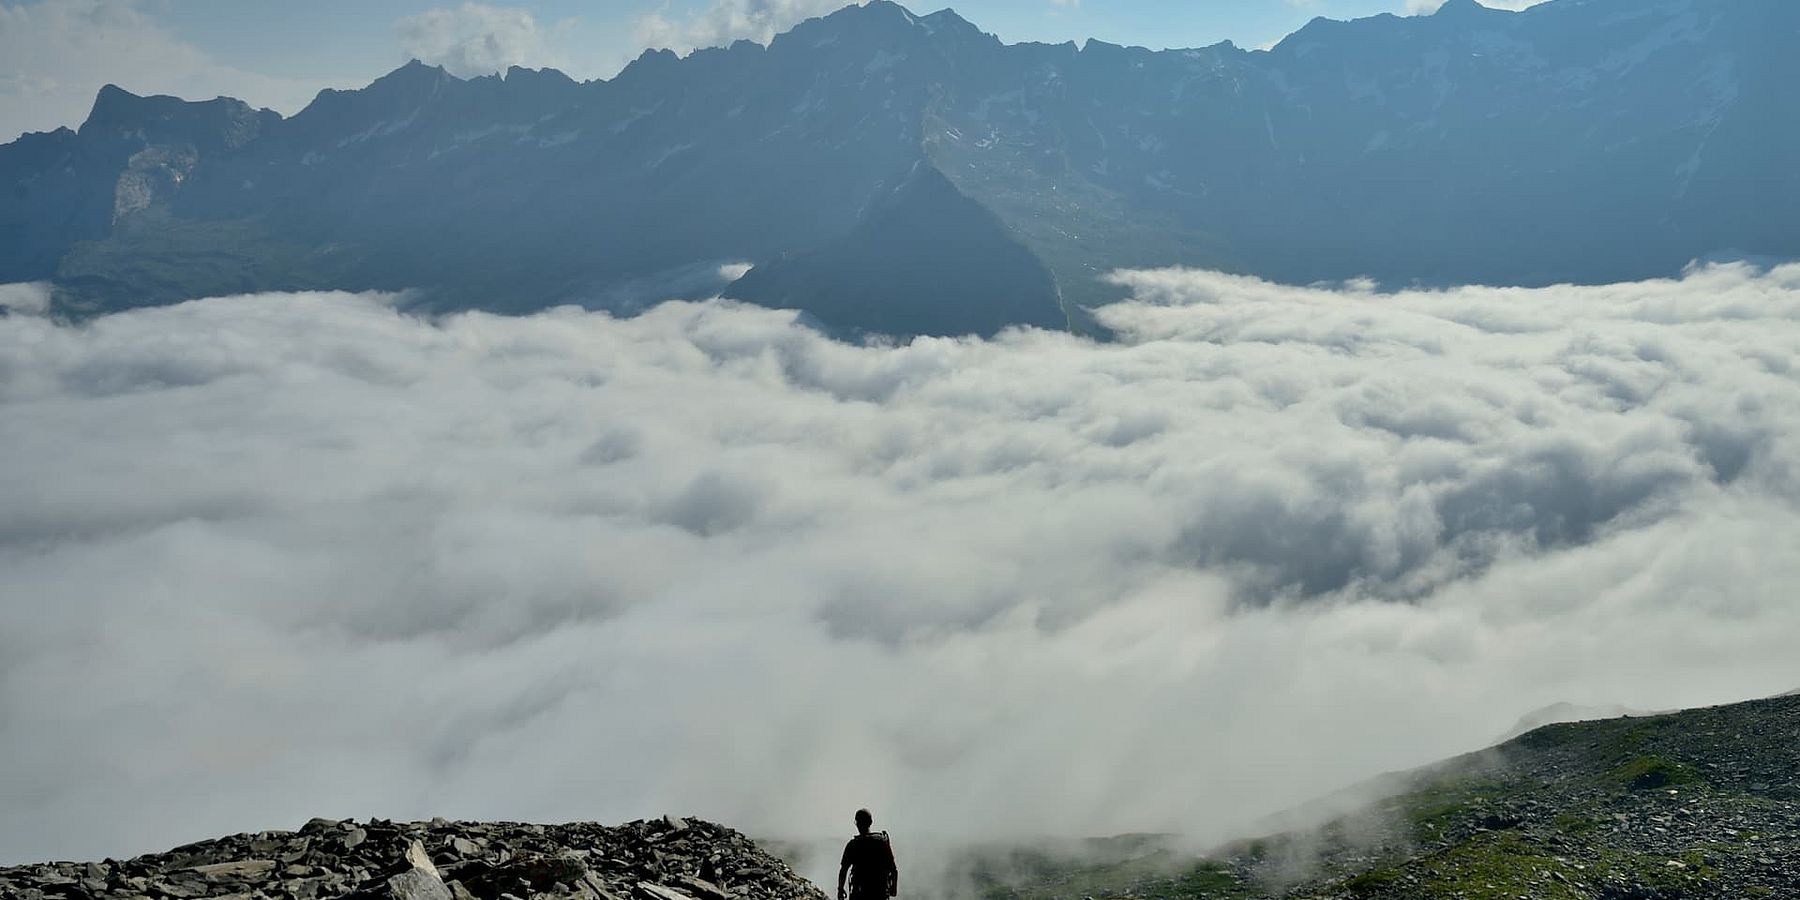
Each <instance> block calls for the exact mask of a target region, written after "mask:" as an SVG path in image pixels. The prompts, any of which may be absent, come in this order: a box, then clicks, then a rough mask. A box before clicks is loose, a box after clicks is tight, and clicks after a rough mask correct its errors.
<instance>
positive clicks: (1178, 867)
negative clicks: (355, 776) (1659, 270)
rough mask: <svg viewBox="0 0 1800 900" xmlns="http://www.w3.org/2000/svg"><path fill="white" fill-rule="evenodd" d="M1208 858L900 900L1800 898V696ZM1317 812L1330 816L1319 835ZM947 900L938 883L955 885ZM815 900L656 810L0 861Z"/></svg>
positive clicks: (1099, 864)
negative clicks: (118, 856)
mask: <svg viewBox="0 0 1800 900" xmlns="http://www.w3.org/2000/svg"><path fill="white" fill-rule="evenodd" d="M1352 796H1353V797H1355V798H1357V800H1356V802H1355V803H1350V802H1348V801H1346V800H1345V798H1335V799H1332V800H1329V801H1326V802H1327V803H1328V804H1332V805H1335V806H1336V807H1337V808H1338V809H1340V810H1348V811H1347V812H1339V813H1336V814H1333V815H1325V816H1321V815H1319V814H1317V813H1316V812H1305V813H1303V816H1304V818H1306V819H1309V820H1310V821H1312V822H1313V823H1315V824H1311V825H1308V826H1307V827H1305V828H1290V829H1287V830H1284V831H1280V832H1278V833H1275V834H1272V835H1271V836H1269V837H1265V838H1261V839H1258V840H1252V841H1244V842H1240V843H1237V844H1234V845H1231V846H1228V847H1224V848H1220V849H1219V850H1217V851H1215V852H1213V853H1211V854H1208V855H1205V856H1200V857H1196V856H1193V855H1191V854H1187V853H1183V852H1181V851H1178V850H1176V849H1173V848H1174V846H1175V845H1174V844H1171V843H1170V842H1169V841H1167V840H1166V839H1164V838H1159V837H1157V836H1151V835H1133V836H1122V837H1116V838H1108V839H1104V840H1096V841H1088V842H1076V843H1071V844H1064V845H1058V846H1053V847H1051V846H1043V847H1004V848H999V849H995V848H985V849H971V850H969V851H968V852H967V853H965V854H963V855H962V857H961V858H960V859H959V860H958V861H957V862H956V863H955V864H954V865H952V866H951V867H950V871H951V875H950V877H949V878H948V879H947V880H946V881H945V882H944V883H943V884H940V885H932V886H927V887H924V888H921V887H919V886H917V882H916V881H915V882H913V883H914V884H915V886H914V887H912V888H909V889H908V896H947V897H950V898H958V897H960V898H980V900H1209V898H1217V900H1225V898H1231V900H1250V898H1269V900H1273V898H1285V900H1303V898H1304V900H1352V898H1355V900H1368V898H1378V900H1403V898H1404V900H1412V898H1424V900H1433V898H1443V900H1449V898H1470V900H1501V898H1505V900H1517V898H1527V900H1538V898H1544V900H1690V898H1709V900H1710V898H1718V900H1726V898H1730V900H1740V898H1757V897H1771V898H1789V897H1797V896H1800V696H1796V695H1789V696H1785V697H1779V698H1774V699H1770V700H1762V701H1755V702H1750V703H1740V704H1734V705H1730V706H1721V707H1714V708H1709V709H1697V710H1688V711H1684V712H1678V713H1670V714H1665V715H1656V716H1645V717H1621V718H1616V719H1607V720H1602V721H1595V722H1580V723H1570V724H1556V725H1548V726H1545V727H1542V728H1538V729H1536V730H1534V731H1531V732H1529V733H1527V734H1525V735H1522V736H1520V737H1518V738H1515V739H1513V740H1511V741H1508V742H1506V743H1504V744H1501V745H1500V746H1497V747H1494V748H1492V749H1489V750H1485V751H1482V752H1479V753H1473V754H1469V755H1467V756H1463V757H1459V758H1456V759H1452V760H1448V761H1446V762H1443V763H1440V764H1438V765H1435V766H1431V767H1428V768H1426V769H1422V770H1418V771H1414V772H1407V773H1401V774H1396V775H1391V776H1387V777H1384V778H1382V779H1379V780H1378V781H1377V782H1375V783H1372V784H1369V785H1364V786H1362V787H1361V788H1359V789H1357V790H1356V791H1354V792H1351V793H1347V794H1346V795H1345V797H1352ZM1319 822H1323V824H1316V823H1319ZM946 891H947V892H946ZM508 895H510V896H512V897H515V898H520V900H527V898H533V897H571V898H582V900H823V895H821V894H820V893H819V891H818V890H817V889H816V888H815V887H813V886H812V885H811V884H809V883H808V882H807V881H805V880H804V879H802V878H800V877H799V876H798V875H796V874H795V873H794V871H793V870H792V869H790V868H789V867H788V865H787V864H786V863H783V862H782V861H780V860H778V859H776V858H774V857H773V856H770V855H768V854H767V853H765V852H764V851H763V850H761V849H759V848H758V847H757V846H756V845H755V844H753V843H752V842H751V841H749V840H748V839H747V838H745V837H744V836H742V835H740V834H738V833H736V832H734V831H731V830H730V829H727V828H722V827H720V826H717V825H713V824H709V823H706V822H700V821H691V820H682V819H676V818H672V817H671V818H665V819H659V820H651V821H641V822H633V823H631V824H628V825H624V826H621V827H617V828H608V827H603V826H599V825H594V824H589V823H577V824H570V825H525V824H516V823H487V824H484V823H475V822H446V821H443V820H433V821H431V822H415V823H394V822H383V821H374V822H366V823H357V822H336V821H329V820H323V819H315V820H313V821H312V822H309V823H307V824H306V826H305V827H303V828H301V829H300V830H299V831H298V832H286V831H268V832H261V833H258V834H240V835H235V836H232V837H228V838H223V839H220V840H214V841H202V842H200V843H196V844H190V845H187V846H184V847H177V848H176V849H174V850H171V851H169V852H167V853H158V854H151V855H147V856H140V857H137V858H135V859H130V860H123V861H120V860H104V861H101V862H88V863H80V862H56V863H45V864H41V865H27V866H15V867H12V868H0V897H6V898H9V900H11V898H18V900H49V898H73V900H105V898H173V900H196V898H211V897H231V898H234V900H254V898H270V900H325V898H336V897H350V898H371V900H372V898H390V900H471V898H478V900H499V898H502V897H506V896H508Z"/></svg>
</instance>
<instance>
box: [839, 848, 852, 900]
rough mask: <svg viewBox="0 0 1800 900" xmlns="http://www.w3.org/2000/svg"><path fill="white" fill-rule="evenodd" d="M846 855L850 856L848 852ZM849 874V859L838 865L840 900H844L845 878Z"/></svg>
mask: <svg viewBox="0 0 1800 900" xmlns="http://www.w3.org/2000/svg"><path fill="white" fill-rule="evenodd" d="M844 855H845V856H846V857H848V856H849V855H850V854H849V853H848V852H846V853H845V854H844ZM849 872H850V860H849V859H845V860H844V861H843V862H841V863H838V900H844V876H845V875H847V874H849Z"/></svg>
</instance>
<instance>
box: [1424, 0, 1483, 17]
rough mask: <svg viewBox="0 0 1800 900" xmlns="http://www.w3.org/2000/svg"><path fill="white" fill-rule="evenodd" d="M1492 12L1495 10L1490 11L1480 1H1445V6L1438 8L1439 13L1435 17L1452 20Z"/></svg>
mask: <svg viewBox="0 0 1800 900" xmlns="http://www.w3.org/2000/svg"><path fill="white" fill-rule="evenodd" d="M1492 11H1493V10H1490V9H1488V8H1487V7H1486V6H1483V5H1481V3H1480V2H1479V0H1444V5H1443V6H1440V7H1438V8H1437V12H1436V13H1434V14H1433V15H1437V16H1443V17H1446V18H1451V17H1457V16H1473V15H1480V14H1482V13H1487V12H1492Z"/></svg>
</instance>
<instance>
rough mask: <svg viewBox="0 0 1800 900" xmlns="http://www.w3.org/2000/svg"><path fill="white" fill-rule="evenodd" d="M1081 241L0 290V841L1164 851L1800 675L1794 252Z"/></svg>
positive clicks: (1798, 302)
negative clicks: (79, 293)
mask: <svg viewBox="0 0 1800 900" xmlns="http://www.w3.org/2000/svg"><path fill="white" fill-rule="evenodd" d="M1119 277H1120V279H1121V281H1122V282H1123V283H1124V284H1126V285H1127V286H1129V287H1130V288H1131V289H1132V290H1133V291H1134V292H1135V294H1136V296H1137V299H1136V300H1135V301H1133V302H1131V303H1127V304H1123V305H1120V306H1117V307H1111V308H1108V309H1106V310H1104V311H1103V312H1102V317H1103V318H1104V320H1105V321H1106V324H1107V325H1108V326H1110V327H1111V328H1113V329H1115V330H1116V331H1117V332H1118V334H1120V335H1121V336H1122V340H1120V341H1119V342H1117V343H1113V344H1104V345H1100V344H1094V343H1091V342H1088V341H1085V340H1082V339H1079V338H1075V337H1071V336H1069V335H1065V334H1053V333H1043V332H1013V333H1008V334H1005V335H1003V336H1001V337H1000V338H998V339H996V340H993V341H979V340H941V339H926V340H919V341H915V342H913V343H911V344H910V345H907V346H904V347H862V346H854V345H849V344H844V343H838V342H833V341H831V340H829V339H827V338H825V337H822V336H820V335H818V334H816V333H814V332H812V331H809V330H807V329H806V328H804V327H801V326H799V325H797V324H796V323H795V321H794V317H793V314H792V313H786V312H773V311H767V310H761V309H756V308H747V307H739V306H733V305H728V304H720V303H698V304H693V303H682V304H669V305H665V306H662V307H659V308H656V309H654V310H652V311H650V312H648V313H646V314H644V315H642V316H639V317H637V318H633V319H629V320H617V319H613V318H610V317H608V316H606V315H603V314H595V313H586V312H579V311H573V310H559V311H552V312H549V313H544V314H540V315H536V316H531V317H527V318H506V317H497V316H490V315H483V314H466V315H458V316H453V317H448V318H443V319H438V320H421V319H416V318H411V317H408V316H405V315H402V314H399V313H397V312H395V311H393V310H392V309H391V308H390V307H388V306H387V305H384V303H383V302H382V301H381V298H379V297H358V296H351V295H342V294H308V295H264V296H251V297H233V298H225V299H218V300H206V301H199V302H193V303H186V304H182V305H180V306H175V307H168V308H160V309H145V310H137V311H133V312H128V313H122V314H118V315H113V316H108V317H106V318H102V319H99V320H97V321H94V322H91V323H88V324H85V325H82V326H79V327H75V326H66V325H59V324H55V323H53V322H51V321H49V320H46V319H43V318H39V317H36V316H32V315H13V316H11V317H0V454H3V455H4V458H5V460H6V463H5V465H4V466H3V467H0V748H4V749H3V751H0V752H3V754H4V758H5V759H6V760H7V766H6V769H7V777H6V778H4V779H0V850H3V852H4V855H5V857H6V861H16V860H28V859H37V858H45V857H97V856H101V855H107V854H112V855H122V854H129V853H133V852H138V851H143V850H149V849H155V848H161V847H166V846H170V845H173V844H176V843H180V842H182V841H185V840H189V839H193V838H198V837H203V836H208V835H213V834H218V833H225V832H232V831H239V830H254V829H258V828H266V827H294V826H297V825H298V824H300V823H301V822H304V821H305V820H306V819H307V818H309V817H311V816H315V815H333V816H350V815H355V816H371V815H373V816H386V817H394V818H403V817H429V816H433V815H445V816H451V817H470V818H513V819H537V820H555V819H599V820H620V819H627V818H633V817H637V816H642V815H649V814H657V813H661V812H664V811H677V812H685V813H694V814H701V815H705V816H708V817H711V818H715V819H718V820H721V821H724V822H727V823H730V824H733V825H736V826H738V827H740V828H743V829H745V830H749V831H752V832H754V833H758V834H762V835H780V836H788V837H794V838H802V839H804V838H811V837H814V836H818V835H829V834H834V833H838V832H841V831H844V830H845V829H846V828H847V821H848V815H849V812H850V811H851V810H853V809H854V808H856V807H857V806H862V805H867V806H871V807H873V808H874V809H875V810H876V811H877V815H878V817H879V818H880V824H881V825H882V826H883V827H887V828H889V829H891V830H893V831H894V832H895V834H896V836H897V839H899V840H901V841H902V847H905V846H906V845H905V843H904V841H905V837H906V836H908V835H910V836H913V837H915V838H923V837H924V836H927V835H929V836H930V837H931V839H932V840H934V841H939V842H953V841H956V840H959V839H963V838H971V839H975V838H980V839H991V838H993V837H995V836H997V835H1001V836H1005V835H1025V834H1050V835H1059V834H1060V835H1076V834H1104V833H1110V832H1122V831H1171V832H1178V833H1182V834H1187V835H1191V836H1193V837H1195V838H1196V839H1198V840H1202V841H1205V840H1212V839H1217V838H1222V837H1226V836H1229V835H1232V834H1233V833H1235V832H1236V831H1238V830H1240V829H1242V828H1244V827H1246V826H1247V823H1251V822H1253V821H1255V820H1256V819H1257V818H1259V817H1260V816H1262V815H1264V814H1266V813H1268V812H1271V811H1274V810H1278V809H1281V808H1284V807H1287V806H1290V805H1292V804H1295V803H1298V802H1301V801H1304V800H1306V799H1308V798H1310V797H1313V796H1315V795H1317V794H1320V793H1323V792H1326V791H1330V790H1332V789H1334V788H1337V787H1339V786H1341V785H1343V784H1345V783H1347V782H1350V781H1354V780H1357V779H1360V778H1363V777H1366V776H1368V775H1371V774H1373V773H1376V772H1379V771H1383V770H1387V769H1393V768H1399V767H1404V766H1409V765H1413V764H1418V763H1423V762H1427V761H1430V760H1432V759H1435V758H1438V757H1440V756H1443V755H1446V754H1449V753H1454V752H1458V751H1462V750H1466V749H1471V748H1474V747H1476V746H1480V745H1482V744H1484V743H1486V742H1487V741H1488V740H1489V739H1491V738H1494V737H1497V736H1498V735H1500V734H1501V733H1502V732H1504V731H1505V730H1506V729H1507V728H1508V727H1509V726H1510V725H1512V724H1513V723H1514V722H1515V721H1516V720H1517V719H1518V718H1519V717H1520V715H1521V714H1523V713H1525V712H1527V711H1528V710H1531V709H1534V708H1536V707H1540V706H1544V705H1546V704H1550V703H1553V702H1559V701H1567V702H1571V703H1581V704H1622V705H1626V706H1631V707H1635V708H1666V707H1673V706H1679V705H1688V704H1696V703H1705V702H1713V701H1726V700H1733V699H1739V698H1743V697H1748V696H1753V695H1759V694H1767V693H1774V692H1777V691H1779V690H1784V689H1789V688H1792V687H1795V686H1800V661H1797V658H1796V656H1795V654H1794V653H1793V636H1794V635H1796V634H1800V605H1796V604H1795V603H1794V602H1793V596H1792V585H1793V584H1795V583H1796V581H1797V580H1800V545H1796V543H1795V542H1794V540H1793V535H1794V534H1795V533H1796V531H1797V529H1800V470H1797V469H1796V465H1795V460H1796V459H1800V390H1796V388H1797V387H1800V385H1797V383H1796V382H1797V381H1800V368H1797V367H1796V360H1800V267H1795V266H1790V267H1786V268H1780V269H1776V270H1773V271H1770V272H1759V271H1757V270H1753V269H1750V268H1747V267H1736V266H1722V267H1712V268H1706V269H1700V270H1696V271H1695V272H1692V273H1690V274H1689V275H1688V276H1686V277H1684V278H1682V279H1680V280H1674V281H1664V282H1650V283H1643V284H1631V285H1618V286H1611V287H1596V288H1551V289H1544V290H1497V289H1474V288H1471V289H1465V290H1458V291H1450V292H1443V293H1424V292H1419V293H1401V294H1374V293H1371V292H1369V291H1368V290H1366V289H1365V288H1363V287H1360V286H1356V285H1352V286H1347V287H1343V288H1338V289H1315V288H1291V287H1282V286H1277V285H1272V284H1268V283H1264V282H1260V281H1255V280H1252V279H1243V278H1233V277H1227V276H1221V275H1216V274H1209V273H1202V272H1187V271H1157V272H1138V273H1126V274H1123V275H1121V276H1119ZM20 296H25V295H24V294H21V295H20Z"/></svg>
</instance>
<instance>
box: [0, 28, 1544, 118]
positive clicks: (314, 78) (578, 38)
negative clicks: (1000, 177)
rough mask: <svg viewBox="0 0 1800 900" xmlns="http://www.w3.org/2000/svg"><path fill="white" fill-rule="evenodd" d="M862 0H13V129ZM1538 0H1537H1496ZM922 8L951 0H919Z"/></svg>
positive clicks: (1101, 31) (543, 59)
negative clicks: (97, 109)
mask: <svg viewBox="0 0 1800 900" xmlns="http://www.w3.org/2000/svg"><path fill="white" fill-rule="evenodd" d="M844 2H846V0H585V2H584V0H529V2H524V0H522V2H492V3H460V2H445V0H380V2H371V0H309V2H305V3H292V2H263V0H0V140H7V139H10V138H12V137H13V136H14V135H16V134H18V133H19V132H21V131H26V130H48V129H51V128H54V127H56V126H58V125H69V126H74V125H78V124H79V123H80V121H81V119H82V118H83V117H84V116H85V114H86V112H87V109H88V107H89V106H90V105H91V103H92V99H93V95H94V92H95V91H96V90H98V89H99V87H100V86H101V85H102V84H106V83H108V82H112V83H116V84H119V85H120V86H122V87H125V88H126V89H128V90H132V91H135V92H138V93H170V94H176V95H179V96H185V97H190V98H206V97H212V96H215V95H218V94H230V95H232V96H237V97H241V98H243V99H245V100H248V101H250V102H252V103H254V104H257V105H260V106H271V107H274V108H275V109H278V110H280V111H282V112H284V113H292V112H294V111H296V110H297V109H299V108H300V107H301V106H303V105H304V104H305V103H306V101H307V100H309V99H310V98H311V97H312V96H313V95H314V94H315V93H317V91H318V90H319V89H320V88H324V87H355V86H360V85H362V84H366V83H367V82H368V81H369V80H371V79H373V78H374V77H376V76H378V75H380V74H382V73H383V72H386V71H389V70H391V69H393V68H394V67H396V66H398V65H399V64H401V63H403V62H405V61H406V60H407V59H408V58H409V57H411V56H419V57H421V58H424V59H426V61H428V62H434V63H441V64H443V65H445V66H446V67H448V68H450V69H451V70H452V71H454V72H457V74H462V75H470V74H478V73H479V72H480V70H482V69H484V68H489V67H499V66H504V65H508V64H522V65H528V66H546V65H548V66H555V67H557V68H561V69H563V70H564V71H567V72H569V73H570V74H571V75H574V76H576V77H578V78H595V77H607V76H610V75H612V74H613V73H614V72H616V71H617V70H618V68H619V67H620V66H621V65H623V64H624V63H625V62H626V61H628V60H629V59H631V58H632V57H633V56H636V55H637V54H638V53H639V52H640V51H641V50H642V49H643V48H644V47H646V46H649V45H670V46H674V47H676V48H677V49H686V48H689V47H692V46H694V45H706V44H709V43H715V42H721V41H726V40H729V39H732V38H738V37H747V38H750V39H753V40H761V39H766V38H767V36H768V35H769V34H771V33H773V32H776V31H780V30H785V29H786V28H787V27H789V26H791V25H792V24H793V23H794V22H795V21H798V20H799V19H802V18H805V17H807V16H809V15H816V14H819V13H823V12H827V11H830V10H831V9H834V8H836V7H838V6H841V5H843V4H844ZM1438 2H1440V0H961V2H957V3H956V4H955V8H956V9H957V11H958V12H959V13H961V14H962V15H963V16H964V17H966V18H968V19H970V20H971V21H973V22H975V23H976V24H977V25H979V26H981V27H982V28H983V29H985V30H987V31H991V32H993V33H995V34H998V35H999V36H1000V37H1001V38H1002V39H1004V40H1007V41H1009V42H1013V41H1028V40H1036V41H1052V42H1058V41H1066V40H1077V41H1079V40H1082V39H1084V38H1088V37H1097V38H1101V39H1104V40H1108V41H1113V42H1115V43H1122V44H1142V45H1145V46H1149V47H1189V46H1203V45H1206V44H1212V43H1216V42H1218V41H1221V40H1227V39H1229V40H1232V41H1235V42H1237V43H1238V44H1240V45H1242V46H1246V47H1256V46H1263V45H1267V44H1269V43H1272V42H1274V41H1276V40H1278V39H1279V38H1280V37H1281V36H1283V35H1285V34H1287V33H1289V32H1291V31H1293V30H1294V29H1296V28H1298V27H1300V26H1301V25H1303V24H1304V23H1305V22H1306V21H1307V20H1309V19H1311V18H1312V17H1314V16H1328V17H1331V18H1340V19H1342V18H1355V17H1359V16H1368V15H1375V14H1378V13H1383V12H1395V13H1402V14H1404V13H1409V12H1419V11H1425V10H1429V9H1430V8H1432V7H1435V6H1436V5H1437V4H1438ZM1487 2H1488V3H1489V4H1490V5H1508V6H1514V7H1517V6H1522V5H1529V2H1530V0H1487ZM908 5H909V6H911V7H912V8H913V9H914V11H915V12H931V11H933V10H935V9H937V8H939V3H938V2H937V0H932V2H929V3H923V4H919V3H914V4H908Z"/></svg>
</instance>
